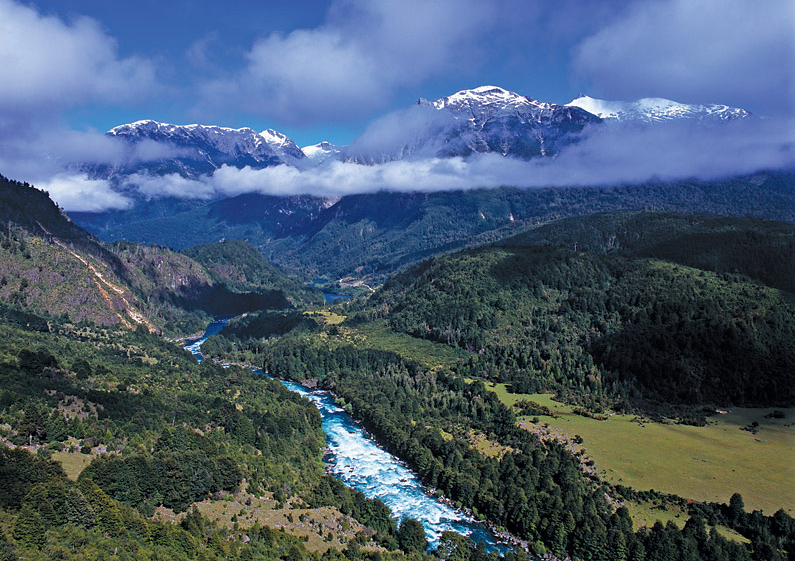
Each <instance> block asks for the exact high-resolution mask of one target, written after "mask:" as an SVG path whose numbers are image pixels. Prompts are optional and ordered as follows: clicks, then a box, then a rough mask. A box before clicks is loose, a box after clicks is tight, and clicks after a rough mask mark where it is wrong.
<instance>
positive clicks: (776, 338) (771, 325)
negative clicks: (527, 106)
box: [360, 215, 795, 409]
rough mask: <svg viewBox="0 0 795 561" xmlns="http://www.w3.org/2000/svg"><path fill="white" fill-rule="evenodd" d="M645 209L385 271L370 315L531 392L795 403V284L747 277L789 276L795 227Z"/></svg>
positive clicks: (592, 398) (590, 400)
mask: <svg viewBox="0 0 795 561" xmlns="http://www.w3.org/2000/svg"><path fill="white" fill-rule="evenodd" d="M641 216H645V215H631V216H615V215H608V216H601V217H592V218H590V219H588V220H584V221H566V222H564V223H558V224H555V225H552V226H549V227H544V228H540V229H538V230H537V231H533V232H529V233H528V234H525V235H522V236H518V237H515V238H511V239H509V240H507V241H506V242H505V243H504V244H503V245H499V246H491V247H483V248H477V249H472V250H467V251H464V252H461V253H457V254H453V255H450V256H445V257H440V258H435V259H431V260H429V261H426V262H424V263H423V264H421V265H419V266H417V267H414V268H412V269H409V270H408V271H406V272H404V273H400V274H397V275H395V276H393V277H392V278H391V279H390V280H389V281H387V283H385V285H384V287H383V289H382V290H381V291H379V292H378V293H376V294H375V295H374V296H373V297H372V298H371V299H370V301H369V302H368V303H367V304H366V305H363V306H362V307H361V312H360V314H361V315H360V319H361V320H366V319H370V318H383V319H384V320H385V321H386V322H387V324H388V325H389V326H390V327H391V328H392V329H394V330H396V331H400V332H404V333H408V334H411V335H412V336H415V337H420V338H426V339H431V340H434V341H438V342H442V343H445V344H448V345H453V346H457V347H461V348H464V349H466V350H467V351H469V353H470V355H469V358H468V360H467V361H466V364H465V365H463V366H462V367H461V372H462V373H468V374H470V375H475V376H485V377H486V378H488V379H491V380H496V381H501V382H508V383H511V384H512V385H513V387H514V388H515V390H516V391H518V392H533V391H540V390H548V391H557V392H561V393H564V394H565V395H567V397H568V398H569V399H571V400H574V401H578V402H581V403H584V404H588V405H595V404H602V405H609V406H613V407H619V408H623V409H631V408H632V406H633V405H637V404H639V403H643V402H645V403H646V404H647V405H649V404H651V403H655V402H657V403H660V404H690V405H698V404H713V405H720V404H724V405H725V404H729V405H731V404H734V405H762V404H764V405H789V404H792V403H793V402H795V394H794V393H793V388H794V387H795V378H793V371H792V369H791V368H790V365H791V364H792V361H793V360H795V345H793V341H795V305H794V304H793V302H794V299H793V295H792V293H789V292H784V291H780V290H777V289H775V288H771V287H769V286H765V285H764V284H760V283H758V282H753V281H752V280H751V279H749V278H748V277H755V278H759V279H768V282H770V284H771V285H773V286H781V287H782V288H784V287H788V286H790V284H791V282H792V279H791V278H790V276H789V268H791V260H787V259H786V255H787V254H788V252H790V249H791V248H792V247H793V228H792V227H791V226H788V225H783V224H769V223H763V224H761V225H760V224H756V223H754V222H751V221H734V222H732V221H729V220H728V219H726V220H723V219H721V220H712V221H710V220H697V219H685V218H683V217H678V218H677V217H671V216H663V215H653V216H650V217H649V224H650V227H649V228H648V229H647V228H646V227H645V224H646V223H645V221H642V218H641ZM719 226H720V227H719ZM704 230H707V231H708V232H707V233H702V232H703V231H704ZM615 232H618V233H619V235H616V234H615ZM637 232H642V233H637ZM703 237H707V238H708V239H709V243H701V244H694V245H693V246H692V251H691V250H689V248H690V247H691V246H688V245H686V244H687V243H688V242H689V240H692V239H697V240H703ZM738 238H742V239H745V240H748V243H746V244H738V243H737V240H738ZM533 242H537V243H541V244H543V245H532V243H533ZM558 243H560V244H562V245H563V247H560V246H558V245H557V244H558ZM647 255H655V256H658V255H659V256H664V255H666V256H670V258H671V259H672V260H677V261H684V262H689V263H692V264H702V266H703V267H704V269H714V272H713V270H704V269H697V268H693V267H689V266H684V265H680V264H678V263H675V262H672V261H666V260H662V259H659V258H651V257H646V256H647ZM779 262H780V263H781V266H780V267H779V266H776V263H779ZM737 272H741V273H743V274H742V275H740V274H738V273H737Z"/></svg>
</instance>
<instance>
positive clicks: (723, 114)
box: [566, 95, 749, 123]
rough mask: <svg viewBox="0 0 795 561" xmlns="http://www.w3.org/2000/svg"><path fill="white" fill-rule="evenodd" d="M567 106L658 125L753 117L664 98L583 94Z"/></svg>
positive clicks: (743, 112)
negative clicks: (613, 98)
mask: <svg viewBox="0 0 795 561" xmlns="http://www.w3.org/2000/svg"><path fill="white" fill-rule="evenodd" d="M566 106H568V107H579V108H580V109H584V110H586V111H588V112H589V113H593V114H594V115H596V116H598V117H601V118H602V119H605V120H615V121H621V122H642V123H657V122H663V121H676V120H682V119H685V120H695V121H703V122H726V121H732V120H734V119H744V118H746V117H748V116H749V113H748V111H746V110H745V109H740V108H738V107H729V106H728V105H719V104H710V105H689V104H687V103H679V102H678V101H671V100H670V99H663V98H660V97H646V98H643V99H639V100H637V101H607V100H604V99H595V98H593V97H589V96H587V95H580V96H579V97H578V98H577V99H574V100H572V101H571V102H569V103H567V104H566Z"/></svg>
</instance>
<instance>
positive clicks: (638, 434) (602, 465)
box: [491, 384, 795, 515]
mask: <svg viewBox="0 0 795 561" xmlns="http://www.w3.org/2000/svg"><path fill="white" fill-rule="evenodd" d="M491 389H493V390H494V391H495V392H497V394H498V395H499V397H500V399H501V400H502V401H503V402H504V403H506V404H507V405H514V404H515V403H516V402H517V401H519V400H522V399H526V400H531V401H534V402H536V403H539V404H541V405H544V406H546V407H548V408H549V409H550V410H552V412H553V413H554V415H555V416H554V417H550V416H539V421H540V424H541V425H544V424H548V425H549V426H550V427H552V428H554V429H558V430H559V431H561V432H562V433H563V434H565V435H567V436H568V437H570V438H574V436H575V435H580V436H581V437H582V439H583V444H582V446H583V448H584V449H585V452H586V454H587V455H588V456H590V457H591V458H593V459H594V460H595V462H596V468H597V469H598V471H599V474H600V475H601V476H602V477H603V478H605V479H606V480H608V481H610V482H612V483H620V484H623V485H627V486H630V487H633V488H635V489H638V490H648V489H655V490H657V491H662V492H665V493H673V494H677V495H680V496H683V497H687V498H691V499H694V500H698V501H717V502H723V503H727V502H728V500H729V497H731V495H732V493H735V492H739V493H740V494H741V495H742V497H743V500H744V502H745V506H746V509H747V510H749V511H750V510H755V509H760V510H762V511H763V512H765V513H766V514H768V515H770V514H773V513H774V512H775V511H776V510H778V509H779V508H783V509H784V510H785V511H786V512H788V513H789V514H790V515H792V514H793V511H795V408H793V409H783V411H784V413H785V415H786V417H785V418H784V419H772V418H766V417H765V415H767V414H769V413H771V412H772V411H773V408H767V409H747V408H732V409H731V410H730V411H729V412H728V413H726V414H722V415H720V414H719V415H715V416H713V417H710V418H709V426H706V427H694V426H688V425H676V424H662V423H655V422H652V421H649V420H647V419H641V418H639V417H634V416H630V415H613V416H611V417H610V418H609V419H607V420H604V421H600V420H596V419H592V418H590V417H584V416H582V415H577V414H575V413H574V412H573V409H572V408H571V407H569V406H566V405H563V404H561V403H558V402H556V401H553V400H552V396H551V395H548V394H524V395H522V394H511V393H508V391H507V390H506V388H505V385H503V384H496V385H492V386H491ZM520 422H521V423H523V424H524V425H525V426H528V427H529V425H531V424H532V422H531V419H530V417H520ZM753 422H757V423H759V431H758V432H757V434H752V433H751V432H749V431H746V430H741V429H742V427H745V426H748V425H750V424H751V423H753Z"/></svg>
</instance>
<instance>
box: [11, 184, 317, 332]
mask: <svg viewBox="0 0 795 561" xmlns="http://www.w3.org/2000/svg"><path fill="white" fill-rule="evenodd" d="M0 195H1V198H0V220H1V221H2V223H3V225H4V227H3V228H2V229H0V296H1V297H2V298H3V299H4V301H6V302H8V303H11V304H13V305H14V306H17V307H19V308H21V309H25V310H30V311H32V312H34V313H38V314H43V315H46V316H63V317H64V318H65V319H71V320H73V321H75V322H79V321H82V320H87V321H90V322H93V323H96V324H100V325H115V324H121V325H126V326H128V327H135V326H136V325H144V326H146V327H147V329H150V330H157V331H160V330H164V331H165V332H166V333H170V334H177V333H184V332H192V331H196V330H197V329H200V328H202V327H203V326H204V325H205V324H206V323H207V318H208V314H219V313H225V314H230V313H240V312H245V311H249V310H258V309H263V308H275V309H284V308H291V307H293V306H294V305H295V304H299V303H304V302H311V301H321V298H322V297H321V296H319V293H317V292H313V291H311V290H309V289H304V288H303V287H301V286H300V285H299V284H298V283H296V282H295V281H292V280H290V279H288V278H287V277H285V276H284V275H282V274H281V273H279V272H278V271H277V270H276V269H274V268H273V267H272V266H271V265H270V264H269V263H267V262H266V261H265V260H264V259H263V258H262V256H261V255H260V254H259V253H258V252H256V251H252V250H251V248H250V247H248V246H245V245H244V244H243V243H242V242H232V243H231V244H229V246H228V247H226V246H222V247H221V249H220V250H219V249H215V250H213V249H212V248H211V247H210V248H204V249H201V248H200V249H199V250H196V251H195V254H196V255H197V256H198V257H200V258H203V259H206V261H207V267H205V265H203V264H202V263H200V262H199V261H196V260H194V259H192V258H191V257H189V256H187V255H182V254H179V253H176V252H174V251H172V250H170V249H167V248H164V247H158V246H139V245H136V244H132V243H129V242H116V243H114V244H112V245H107V244H105V243H104V242H102V241H100V240H98V239H97V238H96V237H94V236H92V235H90V234H88V233H87V232H85V231H84V230H82V229H81V228H79V227H77V226H75V225H74V223H72V222H71V220H70V219H69V217H68V216H66V215H65V214H64V213H62V212H61V211H60V210H59V209H58V208H57V206H56V205H55V204H54V203H53V202H52V201H51V200H50V199H49V197H48V196H47V194H46V193H44V192H42V191H39V190H37V189H35V188H33V187H31V186H29V185H26V184H21V183H18V182H15V181H10V180H7V179H5V178H2V177H0ZM231 261H234V262H235V263H236V265H235V267H236V268H229V267H228V263H230V262H231Z"/></svg>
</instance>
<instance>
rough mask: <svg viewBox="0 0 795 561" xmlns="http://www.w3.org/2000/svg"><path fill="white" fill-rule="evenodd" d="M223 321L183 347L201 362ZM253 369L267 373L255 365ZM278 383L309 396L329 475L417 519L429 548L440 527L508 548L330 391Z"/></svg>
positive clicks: (398, 515) (491, 546) (436, 539)
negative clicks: (428, 484)
mask: <svg viewBox="0 0 795 561" xmlns="http://www.w3.org/2000/svg"><path fill="white" fill-rule="evenodd" d="M226 321H227V320H217V321H214V322H212V323H211V324H209V325H208V326H207V331H206V333H205V334H204V335H203V336H202V338H200V339H197V340H195V341H190V342H189V343H188V344H186V345H185V348H186V349H187V350H189V351H190V352H192V353H193V354H194V355H196V359H197V360H199V361H200V362H201V359H202V356H201V352H200V347H201V344H202V343H203V342H204V341H206V340H207V338H208V337H210V336H211V335H214V334H215V333H218V332H219V331H221V330H222V329H223V328H224V325H225V324H226ZM255 372H259V373H261V374H263V375H267V374H266V373H265V372H263V371H262V370H259V369H257V370H255ZM281 382H282V384H284V386H285V387H286V388H287V389H289V390H291V391H294V392H296V393H298V394H299V395H301V396H303V397H305V398H307V399H309V400H310V401H311V402H312V403H313V404H314V405H315V407H317V408H318V410H319V411H320V416H321V417H322V420H323V421H322V427H323V432H324V433H325V434H326V445H327V449H328V450H329V453H328V454H326V455H325V456H324V458H323V461H324V462H325V463H326V465H327V469H328V471H329V472H330V473H331V474H332V475H333V476H335V477H337V478H338V479H340V480H342V482H343V483H345V484H346V485H347V486H349V487H352V488H353V489H356V490H358V491H361V492H362V493H364V494H365V496H367V497H370V498H374V497H378V498H379V499H381V500H382V501H383V502H384V504H386V505H387V506H388V507H389V509H390V510H391V511H392V515H393V516H394V517H395V518H397V519H402V518H403V517H405V516H409V517H411V518H414V519H416V520H419V521H420V522H421V523H422V525H423V527H424V528H425V535H426V537H427V538H428V542H429V543H430V545H431V548H435V547H436V546H437V545H438V543H439V537H440V536H441V534H442V532H443V531H446V530H450V531H454V532H458V533H459V534H463V535H465V536H469V537H470V538H471V539H473V540H474V541H476V542H479V541H483V542H485V544H486V549H487V550H488V551H492V550H494V549H497V550H498V551H500V552H504V551H506V550H507V549H508V548H507V547H505V546H503V545H502V544H498V543H497V540H496V538H495V537H494V535H493V534H492V533H491V532H490V531H489V530H488V528H486V526H484V525H483V524H480V523H478V522H475V521H474V520H472V519H471V518H469V517H467V516H466V515H464V514H462V513H460V512H458V511H456V510H455V509H453V508H451V507H450V506H448V505H446V504H445V503H443V502H441V501H439V500H438V499H436V498H434V497H432V496H430V495H428V494H427V493H426V489H425V486H424V485H423V484H422V482H421V481H420V479H419V477H417V475H415V474H414V473H413V472H412V471H411V470H410V469H408V468H407V467H406V466H405V464H404V463H403V462H402V461H401V460H400V459H398V458H397V457H395V456H393V455H392V454H390V453H389V452H387V451H386V450H384V449H383V448H382V447H381V446H379V444H378V443H377V442H376V440H375V439H374V438H372V437H371V436H370V435H369V434H367V433H366V432H365V431H364V430H363V429H362V428H361V427H360V426H359V425H358V424H356V422H355V421H354V420H353V419H352V418H351V416H350V415H348V413H346V412H345V410H344V409H342V408H340V407H338V406H337V404H336V403H335V402H334V396H333V395H331V394H330V393H329V392H327V391H325V390H315V389H309V388H306V387H304V386H302V385H301V384H298V383H296V382H289V381H285V380H282V381H281Z"/></svg>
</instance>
